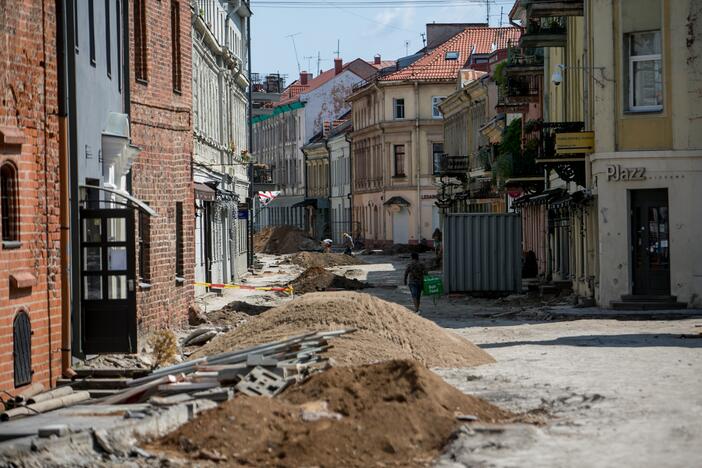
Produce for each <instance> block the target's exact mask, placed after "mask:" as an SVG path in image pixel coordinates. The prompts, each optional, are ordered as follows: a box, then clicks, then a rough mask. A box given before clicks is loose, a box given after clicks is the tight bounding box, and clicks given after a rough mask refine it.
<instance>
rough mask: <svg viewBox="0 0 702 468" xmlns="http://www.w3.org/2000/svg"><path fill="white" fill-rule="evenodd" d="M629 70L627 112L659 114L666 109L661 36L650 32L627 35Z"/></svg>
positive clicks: (657, 32) (656, 32) (625, 81)
mask: <svg viewBox="0 0 702 468" xmlns="http://www.w3.org/2000/svg"><path fill="white" fill-rule="evenodd" d="M624 44H625V48H626V50H625V52H626V57H627V61H628V63H627V68H626V70H625V72H626V74H627V79H626V80H624V84H625V86H627V88H628V89H627V93H625V99H626V106H625V107H626V110H628V111H630V112H655V111H660V110H662V109H663V65H662V60H661V32H660V31H646V32H635V33H629V34H625V35H624Z"/></svg>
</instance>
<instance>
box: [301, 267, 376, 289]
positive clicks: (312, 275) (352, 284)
mask: <svg viewBox="0 0 702 468" xmlns="http://www.w3.org/2000/svg"><path fill="white" fill-rule="evenodd" d="M290 285H291V286H292V287H293V290H294V291H295V294H306V293H311V292H317V291H327V290H329V289H348V290H352V291H356V290H359V289H363V288H367V287H368V284H367V283H364V282H363V281H359V280H356V279H351V278H346V277H345V276H339V275H335V274H334V273H332V272H330V271H327V270H325V269H324V268H321V267H312V268H308V269H307V270H305V271H304V272H303V273H302V274H301V275H300V276H298V277H297V278H296V279H295V281H293V282H292V283H291V284H290Z"/></svg>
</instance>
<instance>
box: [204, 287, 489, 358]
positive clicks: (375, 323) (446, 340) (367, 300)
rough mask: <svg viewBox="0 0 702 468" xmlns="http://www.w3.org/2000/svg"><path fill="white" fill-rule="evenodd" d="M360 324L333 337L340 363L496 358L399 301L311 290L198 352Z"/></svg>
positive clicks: (231, 347) (217, 350) (219, 349)
mask: <svg viewBox="0 0 702 468" xmlns="http://www.w3.org/2000/svg"><path fill="white" fill-rule="evenodd" d="M341 328H356V329H357V331H356V333H352V334H350V335H346V336H343V337H340V338H338V339H335V340H334V343H333V345H334V346H333V348H332V349H331V350H330V351H329V352H328V356H329V357H331V358H332V359H334V361H335V362H336V364H339V365H356V364H369V363H374V362H378V361H387V360H391V359H415V360H417V361H419V362H421V363H422V364H424V365H426V366H428V367H469V366H478V365H481V364H487V363H491V362H495V361H494V359H493V358H492V357H491V356H490V355H489V354H487V353H486V352H485V351H483V350H481V349H480V348H478V347H477V346H475V345H474V344H472V343H470V342H469V341H467V340H465V339H463V338H461V337H459V336H458V335H454V334H453V333H450V332H447V331H445V330H443V329H442V328H440V327H439V326H437V325H436V324H435V323H434V322H431V321H429V320H426V319H424V318H422V317H419V316H418V315H416V314H414V313H412V312H410V311H409V310H408V309H407V308H405V307H402V306H401V305H398V304H395V303H392V302H386V301H383V300H382V299H378V298H376V297H373V296H371V295H368V294H361V293H354V292H326V293H311V294H306V295H304V296H302V297H300V298H297V299H295V300H293V301H292V302H288V303H286V304H284V305H282V306H280V307H276V308H275V309H271V310H269V311H268V312H264V313H263V314H261V315H259V316H257V317H252V318H251V320H249V321H247V322H246V323H245V324H243V325H242V326H240V327H238V328H237V329H236V330H233V331H232V332H229V333H227V334H224V335H221V336H219V337H217V338H215V339H214V340H213V341H212V342H210V343H208V344H207V345H206V346H204V347H203V349H202V350H200V351H199V352H198V353H196V354H195V355H194V356H195V357H200V356H207V355H211V354H215V353H221V352H225V351H232V350H235V349H239V348H244V347H246V346H253V345H257V344H261V343H266V342H269V341H274V340H278V339H282V338H285V337H288V336H293V335H298V334H301V333H304V332H308V331H309V332H311V331H321V330H337V329H341Z"/></svg>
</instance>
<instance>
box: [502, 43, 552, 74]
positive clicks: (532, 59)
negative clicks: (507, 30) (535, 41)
mask: <svg viewBox="0 0 702 468" xmlns="http://www.w3.org/2000/svg"><path fill="white" fill-rule="evenodd" d="M543 66H544V50H543V49H541V48H522V47H518V46H517V45H512V44H510V45H509V46H508V48H507V73H510V72H512V71H514V72H519V71H520V70H521V69H523V68H543Z"/></svg>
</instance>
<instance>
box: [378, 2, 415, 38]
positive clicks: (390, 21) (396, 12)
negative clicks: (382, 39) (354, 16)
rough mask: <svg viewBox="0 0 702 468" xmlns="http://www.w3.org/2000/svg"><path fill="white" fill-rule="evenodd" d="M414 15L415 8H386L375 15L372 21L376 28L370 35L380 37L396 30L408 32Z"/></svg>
mask: <svg viewBox="0 0 702 468" xmlns="http://www.w3.org/2000/svg"><path fill="white" fill-rule="evenodd" d="M415 15H416V9H415V8H386V9H384V10H382V11H380V12H379V13H377V14H376V15H375V16H374V18H373V21H374V22H375V23H376V27H375V28H372V29H371V30H370V31H369V33H370V35H380V34H385V33H388V32H394V31H397V30H403V31H410V30H411V29H410V28H411V27H412V26H413V23H414V19H415Z"/></svg>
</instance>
